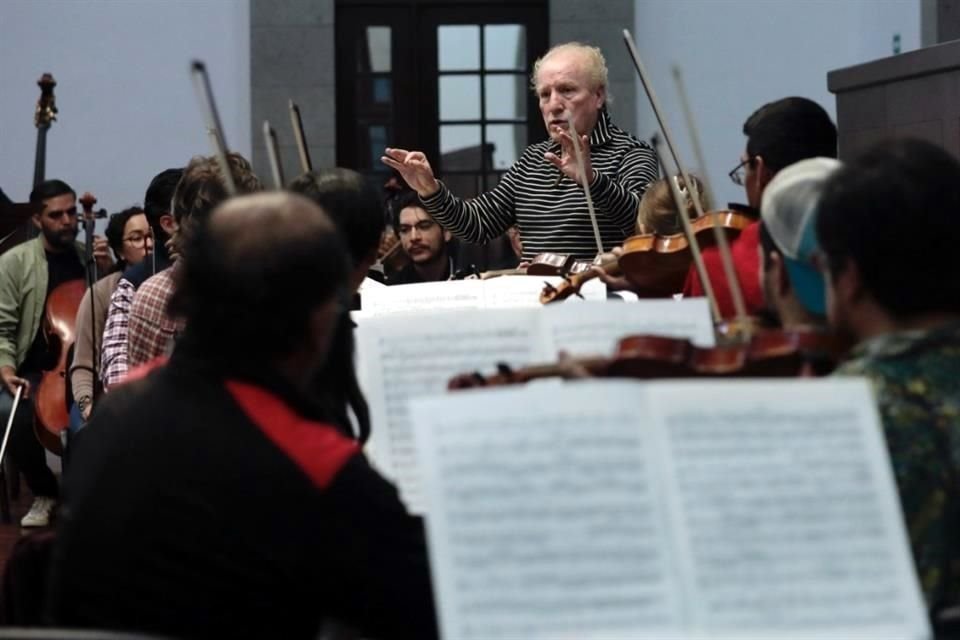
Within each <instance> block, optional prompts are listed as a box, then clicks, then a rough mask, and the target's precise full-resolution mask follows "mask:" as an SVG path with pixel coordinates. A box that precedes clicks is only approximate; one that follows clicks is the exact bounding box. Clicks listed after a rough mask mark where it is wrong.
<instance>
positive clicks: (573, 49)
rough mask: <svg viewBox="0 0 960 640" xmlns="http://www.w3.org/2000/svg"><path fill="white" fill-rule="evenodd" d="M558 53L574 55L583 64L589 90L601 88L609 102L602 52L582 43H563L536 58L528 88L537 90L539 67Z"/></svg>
mask: <svg viewBox="0 0 960 640" xmlns="http://www.w3.org/2000/svg"><path fill="white" fill-rule="evenodd" d="M558 53H576V54H578V55H579V56H580V57H581V59H582V60H583V62H584V65H583V70H584V71H585V72H586V73H587V77H588V78H589V79H590V88H591V89H592V90H596V89H599V88H600V87H603V88H605V89H607V102H609V101H610V95H609V87H608V86H607V84H608V83H607V61H606V59H605V58H604V57H603V52H601V51H600V48H599V47H594V46H591V45H589V44H585V43H583V42H564V43H563V44H558V45H556V46H553V47H551V48H550V50H549V51H547V52H546V53H545V54H543V55H542V56H541V57H539V58H537V61H536V62H534V63H533V73H532V74H531V75H530V86H531V87H533V90H534V91H536V90H537V76H539V75H540V65H542V64H543V62H544V61H545V60H547V59H548V58H550V57H551V56H553V55H555V54H558Z"/></svg>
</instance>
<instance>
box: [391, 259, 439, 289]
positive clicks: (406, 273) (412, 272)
mask: <svg viewBox="0 0 960 640" xmlns="http://www.w3.org/2000/svg"><path fill="white" fill-rule="evenodd" d="M452 273H453V258H449V257H448V258H447V269H446V271H444V272H443V277H442V278H440V280H438V282H441V281H443V280H449V279H450V274H452ZM419 282H426V280H424V279H423V278H421V277H420V273H419V272H418V271H417V268H416V266H415V265H414V263H413V261H412V260H411V261H410V262H409V263H407V266H405V267H404V268H403V269H401V270H400V271H397V272H396V273H394V274H393V275H391V276H389V277H388V278H387V284H388V285H394V284H417V283H419Z"/></svg>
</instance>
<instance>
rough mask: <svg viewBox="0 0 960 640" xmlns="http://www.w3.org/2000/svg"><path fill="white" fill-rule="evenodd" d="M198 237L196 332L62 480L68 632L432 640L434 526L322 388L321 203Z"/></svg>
mask: <svg viewBox="0 0 960 640" xmlns="http://www.w3.org/2000/svg"><path fill="white" fill-rule="evenodd" d="M264 229H269V230H270V232H269V233H264ZM186 242H187V244H186V247H185V251H184V254H183V265H182V267H181V268H178V270H177V271H176V274H175V279H176V282H177V288H176V293H175V294H174V297H173V299H172V300H171V307H172V308H173V309H174V310H175V311H176V312H177V313H182V314H183V315H184V317H185V318H186V330H185V334H184V336H183V338H182V339H181V340H179V341H178V342H177V345H176V348H175V350H174V353H173V356H172V358H171V359H170V361H169V364H168V365H167V366H165V367H163V368H161V369H160V370H158V371H156V372H154V373H153V374H151V375H149V376H148V377H147V378H146V379H143V380H139V381H133V382H128V383H127V384H125V385H122V386H120V387H119V388H118V389H116V390H115V391H113V392H111V393H110V394H108V395H107V396H106V397H105V398H104V400H103V402H102V403H101V405H100V406H99V407H98V409H97V411H96V412H95V413H94V415H93V418H92V420H91V426H90V428H88V429H84V430H83V432H81V434H80V435H81V436H82V440H80V439H78V440H80V441H78V443H77V448H76V451H75V453H74V455H75V456H76V457H75V460H76V462H75V463H74V464H71V465H70V466H69V467H68V469H67V472H66V473H67V475H66V479H65V486H66V488H67V496H66V500H67V504H66V507H65V509H64V511H65V515H64V517H63V519H62V526H61V528H60V530H59V531H58V539H57V549H56V550H55V556H54V560H53V571H52V586H51V602H50V610H51V613H52V614H53V615H52V617H53V619H54V621H55V622H56V623H57V624H60V625H65V626H71V627H73V626H81V627H82V626H92V627H96V628H109V629H131V630H142V631H147V632H153V633H157V634H163V635H169V636H171V637H230V638H235V637H259V638H267V637H282V638H313V637H316V635H317V631H318V629H319V627H320V624H321V621H323V620H324V619H325V618H336V619H338V620H340V621H342V622H345V623H347V624H349V625H351V626H354V627H356V628H357V629H358V631H359V632H360V634H362V636H363V637H378V638H380V637H384V638H386V637H410V638H434V637H436V636H437V629H436V622H435V615H434V609H433V600H432V594H431V587H430V576H429V571H428V561H427V553H426V546H425V544H424V535H423V527H422V523H421V521H420V520H419V519H417V518H414V517H412V516H410V515H408V514H407V512H406V510H405V508H404V506H403V504H402V503H401V501H400V500H399V497H398V494H397V491H396V489H395V488H394V487H393V486H392V485H391V484H390V483H389V482H387V481H386V480H384V479H383V478H382V477H381V476H380V475H379V474H378V473H377V472H376V471H374V470H373V469H372V468H371V467H370V466H369V464H368V463H367V461H366V459H365V458H364V456H363V455H362V453H361V452H360V450H359V445H358V444H357V443H356V442H355V441H353V440H351V439H349V438H346V437H344V436H343V435H341V434H340V433H338V432H337V430H336V428H335V427H333V426H331V425H329V424H325V423H323V422H320V421H318V420H317V418H316V417H315V416H316V411H315V409H314V408H313V405H312V402H311V398H310V394H309V391H308V389H309V386H310V382H311V376H312V375H313V373H314V372H315V371H316V370H317V369H318V367H320V366H322V364H323V360H324V357H325V353H326V351H327V349H328V347H329V344H330V340H331V337H332V332H333V328H334V326H335V325H336V322H337V318H338V316H340V315H342V313H343V312H344V301H345V299H346V294H347V291H348V286H349V285H348V277H349V271H350V266H349V263H348V257H347V252H346V250H345V248H344V246H343V243H342V240H341V239H340V237H339V234H337V233H336V231H335V228H334V226H333V224H332V223H331V221H330V220H329V218H328V217H327V216H326V215H325V214H324V213H323V212H322V211H321V210H320V209H319V208H318V207H317V206H316V205H315V204H313V203H312V202H310V201H309V200H307V199H306V198H303V197H301V196H298V195H295V194H283V193H270V194H259V195H254V196H245V197H239V198H236V199H232V200H230V201H229V202H227V203H226V204H224V205H222V206H221V207H219V208H218V209H217V211H215V212H214V213H213V215H212V217H211V218H210V221H209V224H208V225H201V226H199V227H198V228H197V230H196V232H195V233H194V234H192V235H191V237H189V238H188V239H187V241H186ZM174 461H175V462H174ZM93 469H95V470H96V471H95V472H91V471H90V470H93Z"/></svg>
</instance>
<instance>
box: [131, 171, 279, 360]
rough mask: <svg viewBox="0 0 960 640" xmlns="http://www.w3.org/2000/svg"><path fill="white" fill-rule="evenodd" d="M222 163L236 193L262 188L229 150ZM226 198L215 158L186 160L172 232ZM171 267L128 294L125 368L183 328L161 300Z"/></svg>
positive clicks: (188, 227)
mask: <svg viewBox="0 0 960 640" xmlns="http://www.w3.org/2000/svg"><path fill="white" fill-rule="evenodd" d="M227 161H228V162H229V163H230V169H231V172H232V174H233V181H234V184H235V185H236V188H237V193H238V194H245V193H253V192H256V191H261V190H262V189H263V185H261V184H260V179H259V178H257V176H256V175H255V174H254V173H253V167H252V166H251V165H250V162H249V161H247V160H246V158H244V157H243V156H241V155H240V154H238V153H230V154H228V155H227ZM227 197H228V196H227V191H226V186H225V185H224V182H223V175H222V173H221V170H220V165H219V163H218V162H217V159H216V156H209V157H200V156H198V157H196V158H194V159H193V160H191V161H190V163H189V164H188V165H187V167H186V169H184V172H183V177H182V178H181V179H180V182H179V183H178V184H177V189H176V191H175V192H174V195H173V204H172V209H173V217H174V221H175V222H176V228H177V231H176V233H177V234H178V235H182V234H184V233H191V232H192V230H193V229H194V228H195V227H197V226H199V225H202V224H203V223H205V222H206V219H207V217H208V216H209V215H210V213H211V212H212V211H213V209H214V208H216V206H217V205H218V204H220V203H221V202H223V201H224V200H226V199H227ZM176 243H177V240H176V239H174V244H175V245H176ZM177 248H178V249H179V247H177ZM175 268H176V265H174V266H172V267H169V268H167V269H164V270H163V271H161V272H160V273H158V274H157V275H155V276H153V277H151V278H149V279H148V280H147V281H146V282H144V283H143V284H142V285H141V286H140V287H139V288H138V289H137V292H136V294H135V295H134V297H133V303H132V304H131V305H130V315H129V324H128V327H127V366H128V368H130V369H132V368H134V367H137V366H139V365H142V364H146V363H147V362H149V361H150V360H152V359H154V358H156V357H157V356H161V355H166V354H167V353H169V349H170V346H171V345H172V342H173V339H174V337H175V336H176V334H177V333H178V332H179V331H180V330H181V329H182V328H183V327H182V326H181V325H180V324H179V323H178V322H177V320H176V319H175V318H173V317H172V316H171V315H170V314H169V313H168V312H167V302H168V301H169V300H170V296H171V294H172V293H173V275H174V269H175Z"/></svg>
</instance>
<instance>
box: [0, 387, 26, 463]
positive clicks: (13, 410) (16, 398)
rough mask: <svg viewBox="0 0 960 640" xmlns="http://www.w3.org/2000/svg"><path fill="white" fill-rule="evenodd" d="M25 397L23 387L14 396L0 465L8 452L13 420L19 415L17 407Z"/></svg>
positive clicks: (0, 452)
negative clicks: (22, 397) (21, 398)
mask: <svg viewBox="0 0 960 640" xmlns="http://www.w3.org/2000/svg"><path fill="white" fill-rule="evenodd" d="M22 395H23V385H19V386H18V387H17V392H16V393H15V394H14V395H13V406H12V407H10V417H8V418H7V428H6V429H5V430H4V432H3V444H0V465H2V464H3V456H4V454H5V453H6V452H7V440H9V439H10V430H11V428H12V427H13V418H14V416H16V415H17V407H18V406H19V405H20V397H21V396H22Z"/></svg>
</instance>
